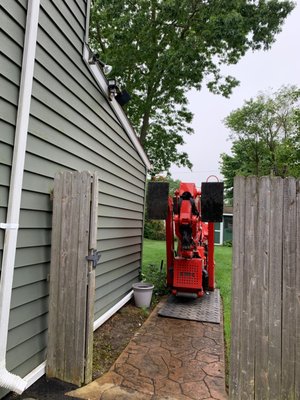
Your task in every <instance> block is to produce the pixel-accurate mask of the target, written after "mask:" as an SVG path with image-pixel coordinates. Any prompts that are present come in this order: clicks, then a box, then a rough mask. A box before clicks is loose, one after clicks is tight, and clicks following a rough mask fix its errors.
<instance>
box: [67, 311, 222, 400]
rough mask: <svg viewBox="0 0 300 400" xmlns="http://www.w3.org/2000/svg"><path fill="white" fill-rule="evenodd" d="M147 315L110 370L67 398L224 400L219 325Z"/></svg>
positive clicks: (154, 313) (91, 399)
mask: <svg viewBox="0 0 300 400" xmlns="http://www.w3.org/2000/svg"><path fill="white" fill-rule="evenodd" d="M161 306H162V304H159V305H158V306H157V307H156V309H155V310H154V311H153V312H152V314H151V315H150V317H149V318H148V320H147V321H146V322H145V323H144V325H143V326H142V328H141V329H140V330H139V331H138V332H137V333H136V335H135V336H134V337H133V339H132V340H131V342H130V343H129V344H128V346H127V347H126V349H125V350H124V351H123V353H122V354H121V355H120V357H119V358H118V359H117V361H116V362H115V364H114V365H113V366H112V368H111V369H110V371H109V372H108V373H106V374H105V375H103V376H102V377H100V378H99V379H97V380H95V381H93V382H92V383H90V384H89V385H87V386H85V387H82V388H80V389H78V390H75V391H72V392H70V393H68V394H69V395H71V396H74V397H78V398H82V399H89V400H96V399H97V400H115V399H116V400H118V399H119V400H127V399H128V400H129V399H132V400H138V399H139V400H171V399H172V400H190V399H194V400H204V399H205V400H226V399H227V395H226V391H225V368H224V339H223V326H222V324H220V325H217V324H210V323H201V322H195V321H186V320H178V319H172V318H163V317H159V316H158V315H157V312H158V310H159V308H160V307H161Z"/></svg>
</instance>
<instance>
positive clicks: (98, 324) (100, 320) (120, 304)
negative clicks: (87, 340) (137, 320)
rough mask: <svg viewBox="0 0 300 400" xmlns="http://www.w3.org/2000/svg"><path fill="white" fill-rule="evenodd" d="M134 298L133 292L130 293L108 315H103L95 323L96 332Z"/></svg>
mask: <svg viewBox="0 0 300 400" xmlns="http://www.w3.org/2000/svg"><path fill="white" fill-rule="evenodd" d="M132 296H133V290H131V292H129V293H128V294H127V295H126V296H125V297H123V299H121V300H120V301H119V302H118V303H117V304H115V305H114V306H113V307H112V308H110V309H109V310H108V311H106V313H104V314H103V315H101V317H100V318H98V319H97V320H96V321H95V322H94V331H95V330H96V329H98V328H99V327H100V326H101V325H102V324H104V322H106V321H107V320H108V319H109V318H110V317H111V316H112V315H114V314H115V313H116V312H117V311H119V310H120V308H122V307H123V306H124V305H125V304H126V303H127V302H128V301H129V300H130V299H131V298H132Z"/></svg>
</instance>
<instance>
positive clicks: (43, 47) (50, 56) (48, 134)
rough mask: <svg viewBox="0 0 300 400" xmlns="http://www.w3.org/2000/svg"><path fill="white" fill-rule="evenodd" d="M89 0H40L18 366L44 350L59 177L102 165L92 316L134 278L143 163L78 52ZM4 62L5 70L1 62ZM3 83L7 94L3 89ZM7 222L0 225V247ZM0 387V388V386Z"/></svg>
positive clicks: (19, 263) (5, 134)
mask: <svg viewBox="0 0 300 400" xmlns="http://www.w3.org/2000/svg"><path fill="white" fill-rule="evenodd" d="M26 5H27V2H26V1H12V0H4V1H3V2H1V6H0V7H1V13H3V15H4V16H5V18H4V20H5V24H4V26H3V27H2V28H3V29H4V32H3V33H1V35H2V36H1V42H0V46H1V50H2V51H3V55H1V72H2V77H1V92H2V93H3V98H2V99H1V100H0V101H1V104H0V130H1V142H0V168H1V174H0V219H1V222H3V221H5V217H6V208H7V202H8V193H9V180H10V171H11V162H12V154H13V143H14V132H15V121H16V112H17V104H18V95H19V82H20V71H21V62H22V47H23V41H24V29H25V21H26ZM85 8H86V2H85V1H80V0H77V1H72V2H69V1H67V0H65V1H49V0H42V1H41V8H40V17H39V29H38V42H37V50H36V63H35V70H34V82H33V92H32V101H31V109H30V120H29V129H28V141H27V149H26V159H25V172H24V180H23V188H22V201H21V214H20V229H19V233H18V243H17V254H16V262H15V265H16V267H15V274H14V282H13V295H12V303H11V314H10V322H9V329H10V330H9V339H8V353H7V367H8V369H9V370H11V371H12V372H14V373H16V374H20V375H21V376H25V375H26V374H28V373H29V372H31V371H32V370H33V369H34V368H35V367H36V366H38V365H39V364H40V363H42V362H43V361H44V360H45V354H46V340H47V311H48V278H49V266H50V250H51V223H52V222H51V221H52V203H51V196H50V194H51V191H52V188H53V177H54V175H55V173H56V172H57V171H61V170H89V171H91V172H93V171H97V172H98V176H99V204H98V236H97V239H98V250H100V251H101V255H102V257H101V261H100V263H99V265H98V266H97V269H96V302H95V319H96V318H98V317H100V316H101V315H102V314H103V313H104V312H105V311H106V310H108V309H109V308H111V307H112V306H113V305H114V304H116V302H118V301H119V300H120V299H121V298H122V297H123V296H124V295H125V294H127V293H128V292H129V291H130V289H131V286H132V283H133V282H135V281H136V280H137V279H138V274H139V268H140V266H141V244H142V229H143V210H144V193H145V179H146V168H145V165H144V162H143V161H142V160H141V157H140V156H139V154H138V153H137V151H136V149H135V147H134V145H133V144H132V142H131V140H130V138H129V137H128V135H127V133H126V132H125V131H124V129H123V128H122V126H121V125H120V123H119V121H118V118H117V116H116V115H115V113H114V111H113V110H112V108H111V106H110V103H109V102H108V100H107V99H106V96H105V95H103V94H102V93H101V91H100V89H99V87H98V85H97V82H96V81H95V80H94V79H93V77H92V75H91V73H90V71H89V69H88V67H87V66H86V65H85V63H84V61H83V58H82V51H83V41H84V35H85V23H86V21H85ZM2 65H3V71H2ZM2 93H1V94H2ZM2 249H3V231H2V230H0V257H1V253H2ZM3 393H4V392H3V391H1V389H0V397H1V396H2V395H3Z"/></svg>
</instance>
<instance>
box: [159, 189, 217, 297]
mask: <svg viewBox="0 0 300 400" xmlns="http://www.w3.org/2000/svg"><path fill="white" fill-rule="evenodd" d="M200 202H201V191H200V190H197V188H196V186H195V184H194V183H183V182H182V183H181V184H180V187H179V190H176V192H175V197H174V198H173V199H172V198H171V197H169V199H168V212H167V218H166V245H167V285H168V287H170V289H171V291H172V293H173V294H175V295H176V294H178V293H181V292H184V293H195V294H196V295H197V296H198V297H201V296H203V295H204V294H205V291H207V290H210V291H212V290H214V288H215V277H214V223H213V222H203V221H202V220H201V203H200ZM175 235H176V237H177V240H178V244H177V249H176V252H175V248H174V238H175Z"/></svg>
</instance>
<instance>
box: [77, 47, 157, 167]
mask: <svg viewBox="0 0 300 400" xmlns="http://www.w3.org/2000/svg"><path fill="white" fill-rule="evenodd" d="M89 54H90V51H89V47H88V45H87V44H86V43H84V45H83V59H84V61H85V63H86V65H87V66H88V68H89V70H90V71H91V73H92V75H93V76H94V78H95V79H96V81H97V83H98V85H99V86H100V88H101V90H102V91H103V93H104V94H105V96H107V98H108V85H107V80H106V78H105V76H104V75H103V73H102V71H101V70H100V68H99V67H98V66H97V64H90V63H89ZM108 101H109V103H110V105H111V107H112V109H113V110H114V111H115V113H116V115H117V117H118V119H119V121H120V122H121V124H122V126H123V128H124V129H125V131H126V132H127V134H128V136H129V138H130V140H131V142H132V144H133V145H134V147H135V149H136V150H137V152H138V153H139V155H140V157H141V159H142V160H143V162H144V164H145V166H146V168H147V169H150V168H151V164H150V162H149V160H148V157H147V155H146V153H145V151H144V149H143V147H142V145H141V143H140V141H139V139H138V137H137V136H136V133H135V131H134V129H133V127H132V126H131V124H130V122H129V120H128V118H127V116H126V114H125V113H124V110H123V109H122V107H121V106H120V104H119V103H118V102H117V101H116V99H114V98H113V99H112V100H108Z"/></svg>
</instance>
